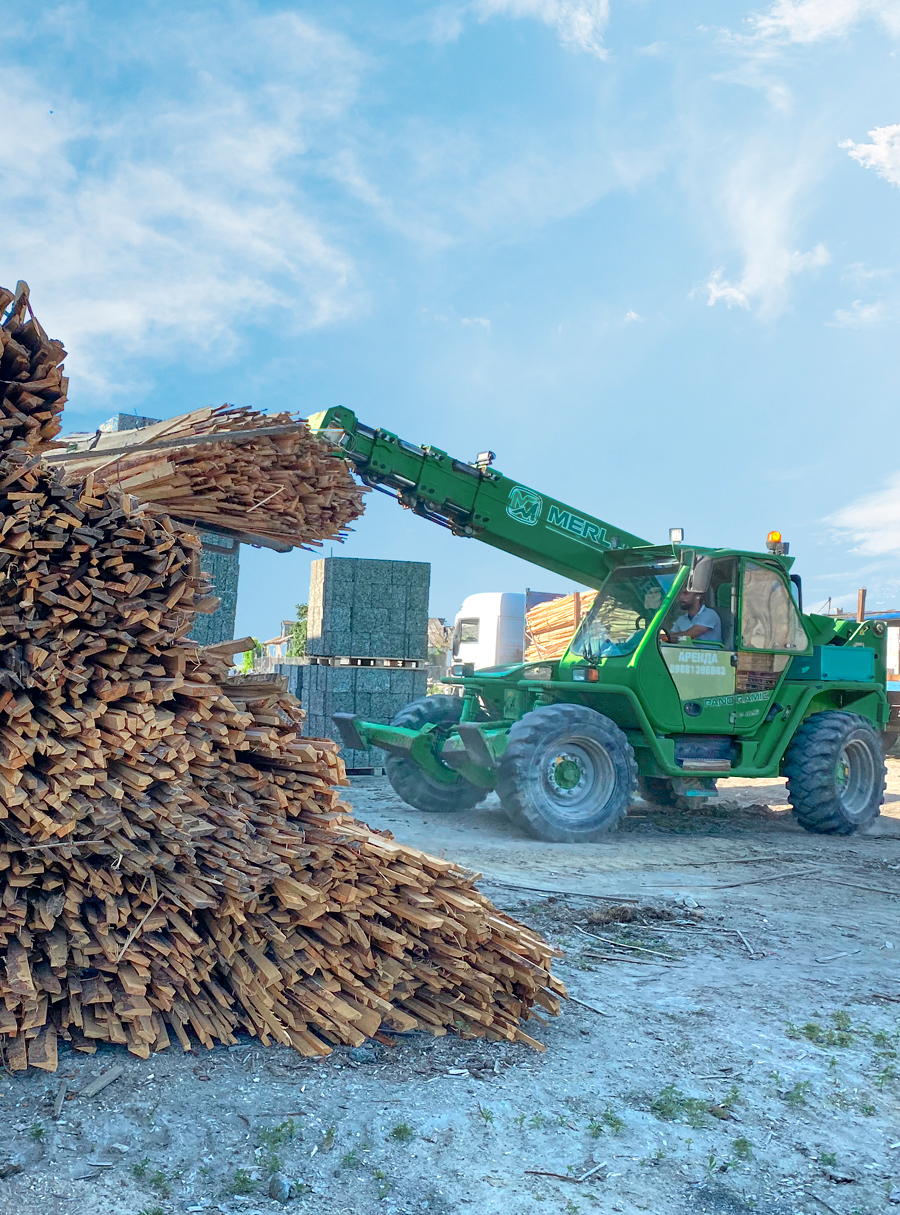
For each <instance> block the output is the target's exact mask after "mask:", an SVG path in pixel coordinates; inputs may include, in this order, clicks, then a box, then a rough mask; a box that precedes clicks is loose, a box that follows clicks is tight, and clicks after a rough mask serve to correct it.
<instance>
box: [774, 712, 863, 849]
mask: <svg viewBox="0 0 900 1215" xmlns="http://www.w3.org/2000/svg"><path fill="white" fill-rule="evenodd" d="M861 728H862V729H865V730H866V731H868V732H869V733H870V734H871V735H872V740H873V743H874V750H875V754H876V759H877V760H880V765H881V786H880V788H879V790H878V800H877V802H876V803H875V805H874V808H873V810H872V813H871V814H870V816H869V818H868V819H867V820H866V821H865V822H860V823H853V822H851V821H849V820H848V819H847V818H846V816H845V815H844V814H843V812H842V809H841V805H840V802H839V801H838V798H837V796H836V793H835V790H834V786H833V771H834V764H835V762H836V757H837V754H838V751H839V750H840V748H841V746H842V744H843V743H844V741H845V739H846V738H847V737H848V736H849V735H850V734H851V733H852V732H853V731H854V730H858V729H861ZM781 771H782V773H783V775H784V776H786V777H787V788H788V801H789V802H790V803H791V809H792V811H793V814H794V817H795V818H796V819H797V822H798V823H799V824H800V826H801V827H803V828H805V829H806V830H807V831H812V832H815V833H816V834H818V835H852V834H853V833H854V832H856V831H858V830H859V829H860V828H861V827H863V826H866V825H867V823H869V822H871V821H872V820H874V819H875V818H877V817H878V815H879V814H880V813H881V803H882V802H883V800H884V790H885V780H886V776H887V769H886V768H885V766H884V752H883V749H882V747H881V740H880V738H879V736H878V732H877V731H876V730H875V727H874V726H873V725H872V723H871V722H870V721H869V719H868V718H867V717H861V716H860V715H859V714H857V713H846V712H844V711H843V710H840V709H831V710H825V711H824V712H821V713H813V714H812V715H811V716H810V717H808V718H807V719H806V720H805V721H804V722H803V724H802V725H801V726H800V727H799V728H798V730H797V732H796V733H795V735H794V737H793V738H792V739H791V742H790V745H789V746H788V749H787V751H786V752H785V756H784V760H783V762H782V765H781Z"/></svg>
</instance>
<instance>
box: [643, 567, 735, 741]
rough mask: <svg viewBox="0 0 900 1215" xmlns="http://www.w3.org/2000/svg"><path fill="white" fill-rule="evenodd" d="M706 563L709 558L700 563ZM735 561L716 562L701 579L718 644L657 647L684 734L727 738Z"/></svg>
mask: <svg viewBox="0 0 900 1215" xmlns="http://www.w3.org/2000/svg"><path fill="white" fill-rule="evenodd" d="M704 560H705V561H710V558H708V557H707V558H704ZM739 572H740V562H739V560H738V558H736V557H716V558H714V559H712V560H711V567H710V568H709V570H708V574H709V580H708V584H707V583H706V580H705V578H704V585H705V589H704V592H703V593H704V602H705V606H706V607H708V608H711V609H712V610H713V611H714V612H715V613H716V615H717V616H718V618H719V623H720V626H721V635H722V640H721V641H720V642H709V643H706V642H702V641H694V642H690V641H687V642H681V643H678V644H666V645H663V646H662V647H661V650H662V655H663V658H664V660H665V663H666V666H667V667H668V669H669V674H670V676H671V677H672V682H673V683H674V684H675V687H676V688H677V689H678V698H679V700H680V701H681V709H682V713H683V714H684V726H683V729H684V731H685V733H687V734H731V733H733V726H732V721H731V715H732V711H733V705H732V701H733V698H734V689H735V672H736V669H737V653H736V648H735V645H736V643H735V623H736V621H735V618H736V615H737V605H738V602H739V583H738V577H739ZM681 611H682V609H681V608H680V607H678V606H677V603H676V606H675V607H673V608H672V609H671V611H670V613H669V614H668V616H667V621H666V625H667V628H669V629H671V628H672V627H673V625H674V623H675V621H676V619H677V618H678V616H679V615H680V613H681Z"/></svg>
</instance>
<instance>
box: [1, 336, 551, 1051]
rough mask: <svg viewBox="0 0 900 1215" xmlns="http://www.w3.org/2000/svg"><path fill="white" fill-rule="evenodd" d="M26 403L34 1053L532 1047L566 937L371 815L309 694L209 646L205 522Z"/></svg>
mask: <svg viewBox="0 0 900 1215" xmlns="http://www.w3.org/2000/svg"><path fill="white" fill-rule="evenodd" d="M15 324H18V322H15ZM15 340H18V339H15ZM7 344H8V341H7ZM20 413H21V414H22V416H21V418H16V419H15V423H16V425H15V427H14V428H6V430H5V431H4V436H5V442H6V447H5V448H2V447H0V485H5V486H6V488H4V489H3V490H0V963H2V965H0V1048H2V1051H3V1055H4V1057H5V1060H6V1063H7V1064H8V1066H9V1067H11V1068H13V1069H20V1068H24V1067H26V1066H28V1065H31V1066H35V1067H40V1068H45V1069H47V1070H53V1069H54V1068H55V1067H56V1052H57V1043H58V1039H59V1038H60V1036H61V1037H63V1038H64V1039H68V1040H70V1041H71V1042H72V1043H73V1044H74V1045H75V1046H76V1047H78V1048H79V1049H82V1050H86V1051H91V1050H94V1049H95V1048H96V1043H97V1042H98V1041H108V1042H114V1043H120V1044H122V1045H124V1046H127V1047H128V1049H129V1050H131V1051H133V1052H134V1053H135V1054H137V1055H140V1056H142V1057H146V1056H147V1055H148V1054H149V1053H150V1052H151V1051H153V1050H158V1049H161V1048H163V1047H165V1046H167V1045H168V1044H169V1043H170V1041H171V1040H172V1039H177V1040H178V1041H179V1042H180V1043H181V1045H182V1046H183V1047H184V1048H185V1049H188V1048H190V1046H191V1044H192V1043H193V1042H196V1041H200V1042H201V1043H203V1044H205V1045H206V1046H211V1045H212V1044H213V1043H214V1042H215V1041H221V1042H233V1041H234V1040H235V1038H234V1035H235V1033H236V1032H237V1031H239V1030H240V1031H245V1032H248V1033H251V1034H254V1035H257V1036H258V1037H259V1038H260V1039H261V1040H262V1041H263V1042H264V1043H269V1042H272V1041H277V1042H281V1043H285V1044H289V1045H292V1046H294V1047H295V1048H296V1049H297V1050H299V1051H301V1052H303V1053H304V1054H308V1055H315V1054H325V1053H328V1051H329V1050H330V1049H331V1048H332V1047H333V1046H334V1045H335V1044H337V1043H350V1044H359V1043H361V1042H362V1041H364V1039H365V1038H366V1037H367V1036H370V1035H372V1034H374V1033H376V1032H378V1031H379V1029H380V1028H381V1027H386V1028H392V1029H397V1030H402V1029H410V1028H413V1027H414V1026H421V1027H423V1028H426V1029H428V1030H430V1031H431V1032H433V1033H444V1032H446V1030H447V1029H448V1028H453V1029H455V1030H458V1031H459V1032H461V1033H465V1034H479V1035H486V1036H488V1037H493V1038H506V1039H509V1040H519V1041H524V1042H532V1041H533V1040H532V1039H531V1038H530V1037H529V1036H528V1035H527V1034H525V1033H524V1031H523V1030H522V1029H521V1026H520V1023H521V1021H522V1020H523V1019H526V1018H527V1017H528V1015H529V1010H530V1009H531V1007H532V1006H533V1005H534V1004H535V1003H537V1004H538V1005H540V1006H541V1007H542V1008H543V1009H545V1010H547V1011H549V1012H555V1011H557V1008H558V1000H557V996H558V995H559V994H562V993H563V988H562V985H561V984H560V983H559V982H558V981H557V980H555V979H554V978H553V977H552V976H551V975H550V973H549V966H550V961H551V956H552V950H551V949H550V947H549V946H548V945H547V944H546V942H544V941H542V940H541V939H540V938H539V937H538V936H536V935H535V934H534V933H532V932H531V931H529V930H528V929H527V928H524V927H523V926H521V925H519V924H517V923H516V922H515V921H513V920H512V919H510V918H509V917H507V916H505V915H503V914H501V913H500V912H498V911H497V910H496V909H495V908H493V907H492V905H491V904H490V902H489V901H488V900H487V899H486V898H485V897H484V896H482V895H481V894H480V893H479V892H478V891H477V890H475V889H474V888H473V884H472V878H471V877H470V876H468V875H466V874H465V873H464V872H463V871H462V870H460V869H459V868H457V867H456V866H454V865H453V864H451V863H450V862H448V861H444V860H438V859H436V858H433V857H429V856H426V855H424V854H423V853H421V852H419V851H417V850H416V849H414V848H408V847H405V846H404V845H402V844H399V843H397V842H396V841H394V840H393V839H392V838H391V837H390V836H388V835H386V834H381V833H378V832H373V831H371V830H369V828H367V827H366V826H365V825H364V824H362V823H359V822H357V821H356V820H355V819H353V817H352V816H351V815H350V813H349V811H348V808H347V807H346V805H344V804H343V803H342V802H341V801H340V795H339V787H340V785H341V784H342V783H346V778H345V777H344V775H343V766H342V763H341V761H340V759H339V757H338V756H337V753H336V748H335V744H333V743H331V742H330V741H320V740H316V739H308V738H304V737H303V736H302V733H301V730H302V721H303V714H302V711H301V709H300V707H299V705H298V703H297V701H296V700H294V699H293V698H292V697H290V696H288V695H286V694H285V693H284V692H283V691H282V690H281V687H280V686H279V685H278V684H276V683H273V681H271V680H260V679H258V678H256V677H250V678H249V679H246V680H241V679H237V680H235V679H229V678H228V669H229V663H228V655H227V654H226V653H225V650H227V648H228V647H227V646H226V647H222V646H218V647H211V648H210V650H207V651H203V650H201V649H198V647H197V646H196V645H195V644H193V643H191V642H189V641H188V640H186V634H187V632H188V630H189V629H190V626H191V620H192V616H193V614H194V613H195V612H196V611H197V610H207V609H208V608H209V607H210V600H209V596H208V595H207V593H206V586H205V583H204V580H203V576H202V575H201V573H200V571H199V565H198V559H197V557H198V551H199V547H200V545H199V540H198V539H197V537H196V535H195V534H194V533H192V532H190V531H189V530H187V529H186V528H184V527H182V526H181V525H179V524H177V523H174V522H172V521H171V520H170V519H169V518H167V517H166V516H165V515H156V514H154V513H152V512H151V511H149V510H147V509H145V508H144V507H143V506H142V505H139V504H138V503H137V502H136V501H135V500H134V499H133V498H132V497H131V496H130V495H128V494H126V493H122V492H121V491H120V490H117V489H109V488H102V487H100V486H98V485H97V484H96V483H95V481H94V478H93V477H92V476H91V475H88V476H87V477H86V478H85V479H84V480H83V481H81V482H75V481H71V480H68V481H63V479H62V476H61V474H60V471H59V470H58V469H57V470H52V469H51V468H49V467H48V466H47V465H46V464H38V465H36V466H34V467H30V468H29V467H27V466H26V465H23V463H22V459H21V457H22V453H23V451H27V450H28V447H29V444H31V446H32V448H33V447H34V446H36V445H39V443H40V442H42V441H43V440H44V436H41V438H40V439H39V440H37V438H36V436H37V432H35V430H34V428H33V427H32V426H31V425H30V421H29V419H30V418H33V415H26V414H25V413H24V411H21V410H20ZM43 421H44V420H42V422H41V424H42V425H43ZM13 474H16V477H17V479H16V480H15V482H13V483H12V485H10V484H9V479H10V477H11V476H12V475H13ZM212 602H213V603H214V602H215V601H212ZM535 1045H537V1044H536V1043H535Z"/></svg>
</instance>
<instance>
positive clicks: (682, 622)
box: [664, 591, 722, 645]
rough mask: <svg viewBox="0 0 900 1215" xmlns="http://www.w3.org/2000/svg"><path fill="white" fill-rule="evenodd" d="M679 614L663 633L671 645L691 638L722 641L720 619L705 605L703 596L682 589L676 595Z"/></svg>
mask: <svg viewBox="0 0 900 1215" xmlns="http://www.w3.org/2000/svg"><path fill="white" fill-rule="evenodd" d="M678 603H679V605H680V607H681V615H680V616H679V617H678V619H677V620H676V621H675V623H674V624H672V625H670V626H669V629H668V631H667V632H666V633H665V634H664V640H668V641H669V642H671V643H672V644H673V645H677V643H678V642H679V641H684V640H685V639H686V638H691V639H692V640H693V641H699V642H700V643H701V644H702V643H703V642H704V641H706V642H712V643H715V642H718V643H719V644H720V645H721V643H722V621H721V619H720V618H719V613H718V612H717V611H715V609H714V608H711V607H707V606H706V604H705V603H704V602H703V596H702V595H700V594H697V593H694V592H692V591H682V592H681V594H680V595H679V596H678Z"/></svg>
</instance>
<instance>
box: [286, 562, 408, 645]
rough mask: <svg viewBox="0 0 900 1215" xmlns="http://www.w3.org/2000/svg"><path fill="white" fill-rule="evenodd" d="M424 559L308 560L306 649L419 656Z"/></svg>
mask: <svg viewBox="0 0 900 1215" xmlns="http://www.w3.org/2000/svg"><path fill="white" fill-rule="evenodd" d="M430 577H431V567H430V565H429V564H428V562H426V561H370V560H365V559H361V558H356V557H322V558H320V559H319V560H318V561H314V562H313V563H312V571H311V577H310V587H309V617H308V631H307V651H308V653H309V654H311V655H316V656H323V657H324V656H344V657H354V658H425V657H426V654H427V648H428V645H427V632H428V590H429V583H430Z"/></svg>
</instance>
